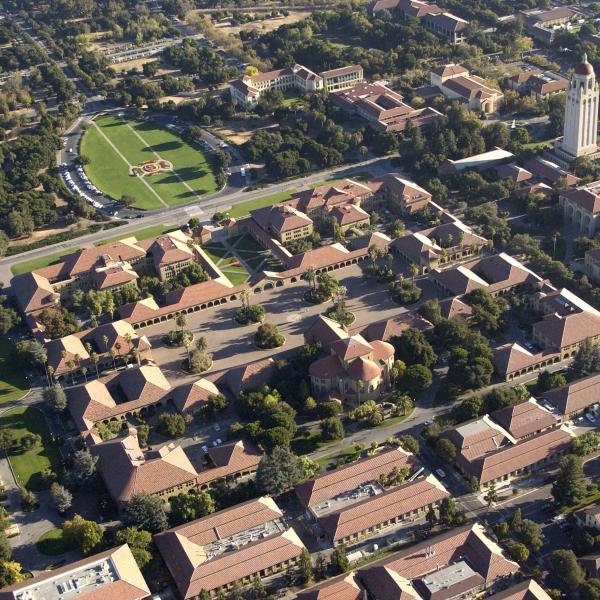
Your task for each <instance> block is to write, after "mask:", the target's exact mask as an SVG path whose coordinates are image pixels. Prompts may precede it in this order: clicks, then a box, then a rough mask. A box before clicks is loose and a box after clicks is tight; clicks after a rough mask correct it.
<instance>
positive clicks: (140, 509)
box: [123, 493, 169, 533]
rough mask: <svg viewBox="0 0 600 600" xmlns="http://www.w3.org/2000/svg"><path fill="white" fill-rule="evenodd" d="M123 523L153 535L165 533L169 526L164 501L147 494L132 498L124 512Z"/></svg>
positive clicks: (139, 494)
mask: <svg viewBox="0 0 600 600" xmlns="http://www.w3.org/2000/svg"><path fill="white" fill-rule="evenodd" d="M123 523H125V525H128V526H133V527H139V528H140V529H145V530H146V531H150V532H151V533H158V532H159V531H164V530H165V529H167V527H168V526H169V522H168V520H167V514H166V513H165V508H164V505H163V502H162V500H161V499H160V498H158V497H157V496H151V495H150V494H145V493H138V494H134V495H133V496H132V497H131V500H129V502H128V503H127V505H126V506H125V509H124V510H123Z"/></svg>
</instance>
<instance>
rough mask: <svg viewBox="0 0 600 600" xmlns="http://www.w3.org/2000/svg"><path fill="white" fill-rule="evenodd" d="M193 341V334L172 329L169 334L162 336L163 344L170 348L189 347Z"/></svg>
mask: <svg viewBox="0 0 600 600" xmlns="http://www.w3.org/2000/svg"><path fill="white" fill-rule="evenodd" d="M193 339H194V334H193V333H192V332H191V331H179V330H175V329H172V330H171V331H169V333H167V334H165V335H164V336H163V342H164V344H165V345H166V346H169V347H170V348H179V347H181V346H189V345H190V344H191V343H192V340H193Z"/></svg>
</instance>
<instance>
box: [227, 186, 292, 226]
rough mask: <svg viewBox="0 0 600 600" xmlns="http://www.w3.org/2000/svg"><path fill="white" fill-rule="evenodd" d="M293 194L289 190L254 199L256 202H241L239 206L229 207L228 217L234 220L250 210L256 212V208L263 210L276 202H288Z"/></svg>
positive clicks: (245, 214)
mask: <svg viewBox="0 0 600 600" xmlns="http://www.w3.org/2000/svg"><path fill="white" fill-rule="evenodd" d="M295 193H296V191H295V190H290V191H289V192H279V193H278V194H272V195H270V196H265V197H264V198H256V200H248V201H247V202H241V203H240V204H236V205H235V206H232V207H231V210H230V211H229V216H230V217H234V218H235V219H239V218H240V217H245V216H247V215H248V214H249V213H250V211H251V210H256V209H257V208H264V207H265V206H272V205H273V204H277V203H278V202H283V201H284V200H289V199H290V198H291V197H292V194H295Z"/></svg>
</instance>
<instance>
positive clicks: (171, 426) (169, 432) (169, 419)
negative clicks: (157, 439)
mask: <svg viewBox="0 0 600 600" xmlns="http://www.w3.org/2000/svg"><path fill="white" fill-rule="evenodd" d="M158 429H159V431H160V432H161V433H162V434H163V435H166V436H167V437H170V438H172V439H175V438H178V437H181V436H182V435H183V434H184V432H185V419H184V418H183V417H182V416H181V415H179V414H176V413H163V414H162V415H160V417H159V418H158Z"/></svg>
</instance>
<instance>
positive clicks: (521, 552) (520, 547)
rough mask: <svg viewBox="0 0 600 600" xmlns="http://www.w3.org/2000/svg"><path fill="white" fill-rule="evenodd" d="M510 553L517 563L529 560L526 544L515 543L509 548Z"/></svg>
mask: <svg viewBox="0 0 600 600" xmlns="http://www.w3.org/2000/svg"><path fill="white" fill-rule="evenodd" d="M508 553H509V554H510V556H511V557H512V558H513V559H514V560H516V561H517V562H525V561H526V560H527V559H528V558H529V550H528V549H527V547H526V546H525V545H524V544H520V543H519V542H515V543H514V544H511V545H510V546H509V547H508Z"/></svg>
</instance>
